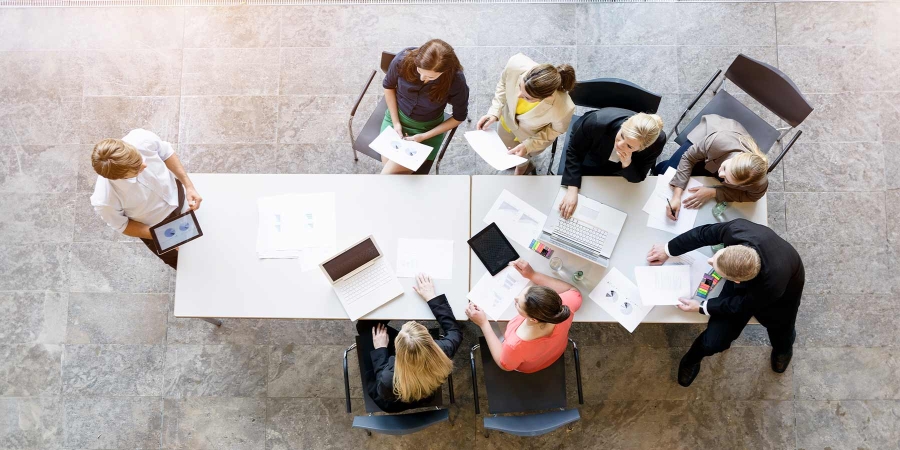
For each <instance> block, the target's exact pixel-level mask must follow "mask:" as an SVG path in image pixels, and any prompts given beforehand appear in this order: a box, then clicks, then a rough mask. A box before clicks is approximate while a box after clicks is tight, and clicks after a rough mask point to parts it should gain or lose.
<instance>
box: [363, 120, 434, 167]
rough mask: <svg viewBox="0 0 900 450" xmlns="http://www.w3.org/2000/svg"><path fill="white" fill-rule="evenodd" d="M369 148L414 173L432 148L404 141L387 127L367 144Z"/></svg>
mask: <svg viewBox="0 0 900 450" xmlns="http://www.w3.org/2000/svg"><path fill="white" fill-rule="evenodd" d="M369 148H371V149H372V150H375V151H376V152H378V153H379V154H380V155H381V156H384V157H385V158H387V159H390V160H391V161H394V162H395V163H397V164H400V165H401V166H403V167H406V168H407V169H409V170H412V171H414V172H415V171H416V170H419V167H422V163H424V162H425V160H426V159H428V155H429V154H431V152H432V150H434V148H433V147H429V146H427V145H425V144H420V143H418V142H415V141H406V140H403V138H401V137H400V135H399V134H397V132H396V131H394V129H393V128H392V127H387V128H385V129H384V131H382V132H381V134H379V135H378V137H377V138H375V140H374V141H372V143H370V144H369Z"/></svg>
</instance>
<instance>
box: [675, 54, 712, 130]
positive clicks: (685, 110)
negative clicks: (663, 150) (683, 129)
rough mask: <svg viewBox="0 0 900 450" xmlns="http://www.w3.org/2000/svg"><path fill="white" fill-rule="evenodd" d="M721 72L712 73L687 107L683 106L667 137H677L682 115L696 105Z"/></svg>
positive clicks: (682, 118)
mask: <svg viewBox="0 0 900 450" xmlns="http://www.w3.org/2000/svg"><path fill="white" fill-rule="evenodd" d="M721 73H722V69H719V70H717V71H716V73H715V75H713V76H712V78H710V79H709V81H707V82H706V86H703V89H701V90H700V92H699V93H698V94H697V96H696V97H694V100H693V101H691V103H690V104H689V105H688V107H687V108H685V109H684V111H682V112H681V116H680V117H679V118H678V120H677V121H675V124H674V125H672V130H671V131H669V135H668V137H670V138H676V137H678V125H679V124H681V121H682V120H684V117H685V116H686V115H687V113H688V111H690V110H691V108H693V107H694V105H696V104H697V102H698V101H700V98H701V97H703V94H705V93H706V91H707V90H708V89H709V87H710V86H712V84H713V82H715V81H716V78H718V77H719V75H720V74H721Z"/></svg>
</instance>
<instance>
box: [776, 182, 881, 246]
mask: <svg viewBox="0 0 900 450" xmlns="http://www.w3.org/2000/svg"><path fill="white" fill-rule="evenodd" d="M784 197H785V205H786V206H785V210H786V215H787V233H788V241H790V242H792V243H798V242H830V243H837V244H878V243H882V242H884V241H885V239H886V238H887V232H886V229H885V210H884V194H883V193H882V192H815V193H799V192H786V193H785V194H784ZM835 211H840V212H841V213H840V214H835V213H834V212H835ZM860 218H865V219H866V220H859V219H860Z"/></svg>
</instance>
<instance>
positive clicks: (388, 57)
mask: <svg viewBox="0 0 900 450" xmlns="http://www.w3.org/2000/svg"><path fill="white" fill-rule="evenodd" d="M395 56H397V54H396V53H391V52H381V73H387V71H388V68H389V67H390V66H391V61H393V60H394V57H395Z"/></svg>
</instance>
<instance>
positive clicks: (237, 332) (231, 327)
mask: <svg viewBox="0 0 900 450" xmlns="http://www.w3.org/2000/svg"><path fill="white" fill-rule="evenodd" d="M173 300H174V296H173ZM169 305H170V307H169V315H168V321H169V322H168V329H167V332H166V340H167V342H168V343H169V344H238V345H255V344H266V343H268V340H269V339H268V338H269V322H271V320H268V319H221V320H222V326H219V327H217V326H215V325H213V324H211V323H209V322H205V321H203V320H200V319H188V318H182V319H179V318H176V317H175V315H174V313H173V311H174V305H175V303H174V301H172V302H170V303H169ZM290 322H297V323H306V322H315V321H306V320H302V321H290Z"/></svg>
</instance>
